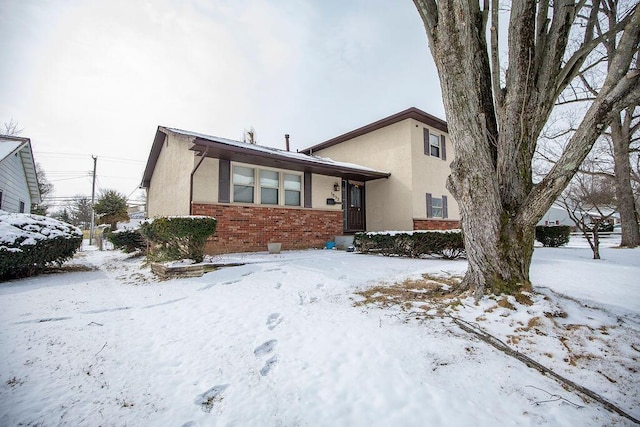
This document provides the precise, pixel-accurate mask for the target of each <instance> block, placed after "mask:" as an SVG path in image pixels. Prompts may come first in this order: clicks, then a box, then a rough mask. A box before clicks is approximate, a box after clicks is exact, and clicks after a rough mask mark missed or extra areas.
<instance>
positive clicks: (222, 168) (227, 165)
mask: <svg viewBox="0 0 640 427" xmlns="http://www.w3.org/2000/svg"><path fill="white" fill-rule="evenodd" d="M230 191H231V162H230V161H229V160H224V159H220V161H219V168H218V203H229V202H230V201H231V198H230V197H229V196H230Z"/></svg>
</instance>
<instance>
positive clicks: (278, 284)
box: [274, 282, 282, 289]
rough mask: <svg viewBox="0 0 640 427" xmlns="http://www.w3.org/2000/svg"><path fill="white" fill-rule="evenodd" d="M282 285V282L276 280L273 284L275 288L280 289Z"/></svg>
mask: <svg viewBox="0 0 640 427" xmlns="http://www.w3.org/2000/svg"><path fill="white" fill-rule="evenodd" d="M281 287H282V283H280V282H278V283H276V285H275V286H274V288H275V289H280V288H281Z"/></svg>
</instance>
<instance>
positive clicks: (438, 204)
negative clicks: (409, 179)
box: [427, 193, 448, 219]
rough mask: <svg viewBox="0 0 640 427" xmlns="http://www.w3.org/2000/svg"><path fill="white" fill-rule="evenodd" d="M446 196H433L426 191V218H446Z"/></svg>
mask: <svg viewBox="0 0 640 427" xmlns="http://www.w3.org/2000/svg"><path fill="white" fill-rule="evenodd" d="M447 211H448V209H447V196H442V197H434V196H433V195H432V194H431V193H427V218H443V219H445V218H447V217H448V212H447Z"/></svg>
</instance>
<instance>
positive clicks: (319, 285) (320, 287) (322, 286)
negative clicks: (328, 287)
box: [316, 283, 324, 289]
mask: <svg viewBox="0 0 640 427" xmlns="http://www.w3.org/2000/svg"><path fill="white" fill-rule="evenodd" d="M322 288H324V283H318V284H317V285H316V289H322Z"/></svg>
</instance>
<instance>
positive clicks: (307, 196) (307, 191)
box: [304, 172, 311, 208]
mask: <svg viewBox="0 0 640 427" xmlns="http://www.w3.org/2000/svg"><path fill="white" fill-rule="evenodd" d="M304 207H305V208H310V207H311V172H305V173H304Z"/></svg>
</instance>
